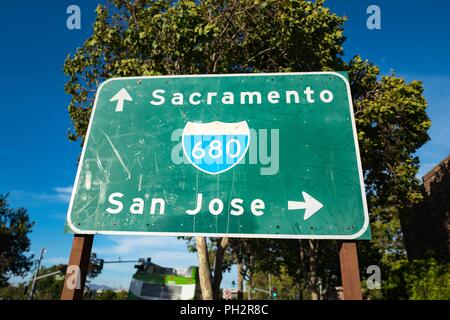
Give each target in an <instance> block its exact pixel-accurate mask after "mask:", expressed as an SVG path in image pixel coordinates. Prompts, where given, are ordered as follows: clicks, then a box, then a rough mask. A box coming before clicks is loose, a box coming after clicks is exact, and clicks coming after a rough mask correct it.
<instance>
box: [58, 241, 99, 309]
mask: <svg viewBox="0 0 450 320" xmlns="http://www.w3.org/2000/svg"><path fill="white" fill-rule="evenodd" d="M93 241H94V235H92V234H76V235H74V237H73V242H72V250H71V252H70V258H69V264H68V265H67V272H66V276H65V279H64V286H63V290H62V293H61V300H81V299H83V292H84V284H85V282H86V276H87V271H88V267H89V259H90V257H91V249H92V243H93Z"/></svg>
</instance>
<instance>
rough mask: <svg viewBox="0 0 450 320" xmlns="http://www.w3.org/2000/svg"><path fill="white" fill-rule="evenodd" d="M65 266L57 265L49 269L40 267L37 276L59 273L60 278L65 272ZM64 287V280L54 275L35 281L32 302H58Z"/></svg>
mask: <svg viewBox="0 0 450 320" xmlns="http://www.w3.org/2000/svg"><path fill="white" fill-rule="evenodd" d="M66 269H67V265H65V264H58V265H54V266H51V267H47V268H46V267H42V268H41V269H40V270H39V272H38V276H43V275H46V274H49V273H52V272H56V271H60V274H59V275H60V276H63V275H64V274H65V272H66ZM63 285H64V278H63V277H61V278H59V277H57V276H56V275H53V276H49V277H45V278H42V279H39V280H37V281H36V289H35V293H34V295H33V299H34V300H59V299H60V297H61V291H62V289H63Z"/></svg>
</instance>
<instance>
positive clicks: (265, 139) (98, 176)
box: [67, 72, 370, 257]
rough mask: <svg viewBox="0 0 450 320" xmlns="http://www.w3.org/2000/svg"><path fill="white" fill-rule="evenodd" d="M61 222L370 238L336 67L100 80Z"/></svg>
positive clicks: (109, 229) (125, 228)
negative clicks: (314, 70)
mask: <svg viewBox="0 0 450 320" xmlns="http://www.w3.org/2000/svg"><path fill="white" fill-rule="evenodd" d="M67 226H68V228H67V229H68V230H69V232H73V233H75V234H84V235H86V234H112V235H115V234H117V235H164V236H211V237H253V238H285V239H337V240H342V241H344V240H356V239H358V240H362V239H370V226H369V216H368V211H367V204H366V198H365V191H364V181H363V174H362V169H361V161H360V156H359V149H358V139H357V133H356V127H355V120H354V115H353V105H352V97H351V93H350V84H349V81H348V79H347V74H346V73H344V72H342V73H338V72H311V73H277V74H234V75H233V74H231V75H191V76H154V77H131V78H114V79H109V80H107V81H105V82H104V83H103V84H101V85H100V87H99V89H98V91H97V95H96V98H95V102H94V107H93V111H92V114H91V119H90V122H89V127H88V131H87V135H86V140H85V144H84V148H83V152H82V155H81V158H80V162H79V168H78V171H77V176H76V179H75V184H74V191H73V193H72V197H71V200H70V204H69V210H68V214H67ZM344 256H345V257H346V255H344Z"/></svg>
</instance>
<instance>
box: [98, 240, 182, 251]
mask: <svg viewBox="0 0 450 320" xmlns="http://www.w3.org/2000/svg"><path fill="white" fill-rule="evenodd" d="M107 239H108V240H109V241H110V242H111V245H108V246H104V247H99V248H97V249H96V252H97V253H98V254H104V255H119V256H123V255H128V254H131V253H134V252H136V251H144V252H145V251H154V250H155V249H167V250H171V248H172V250H173V249H176V248H185V250H187V249H186V245H185V241H183V240H178V239H177V238H176V237H133V236H131V237H126V236H125V237H121V236H110V237H107Z"/></svg>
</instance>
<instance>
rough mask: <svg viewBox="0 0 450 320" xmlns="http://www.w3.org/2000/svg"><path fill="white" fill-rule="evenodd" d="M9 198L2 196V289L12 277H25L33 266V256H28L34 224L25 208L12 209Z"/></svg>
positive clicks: (0, 252)
mask: <svg viewBox="0 0 450 320" xmlns="http://www.w3.org/2000/svg"><path fill="white" fill-rule="evenodd" d="M7 197H8V195H6V196H3V195H0V288H1V287H4V286H6V285H7V282H8V279H9V278H10V277H11V276H13V275H14V276H23V275H25V273H26V272H28V271H29V270H30V268H31V266H32V264H33V262H32V259H33V256H29V257H28V256H26V255H25V253H26V252H27V251H29V249H30V239H29V238H28V234H29V233H30V232H31V228H32V227H33V224H34V222H31V221H30V218H29V216H28V213H27V210H25V209H24V208H19V209H11V208H9V206H8V202H7Z"/></svg>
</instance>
